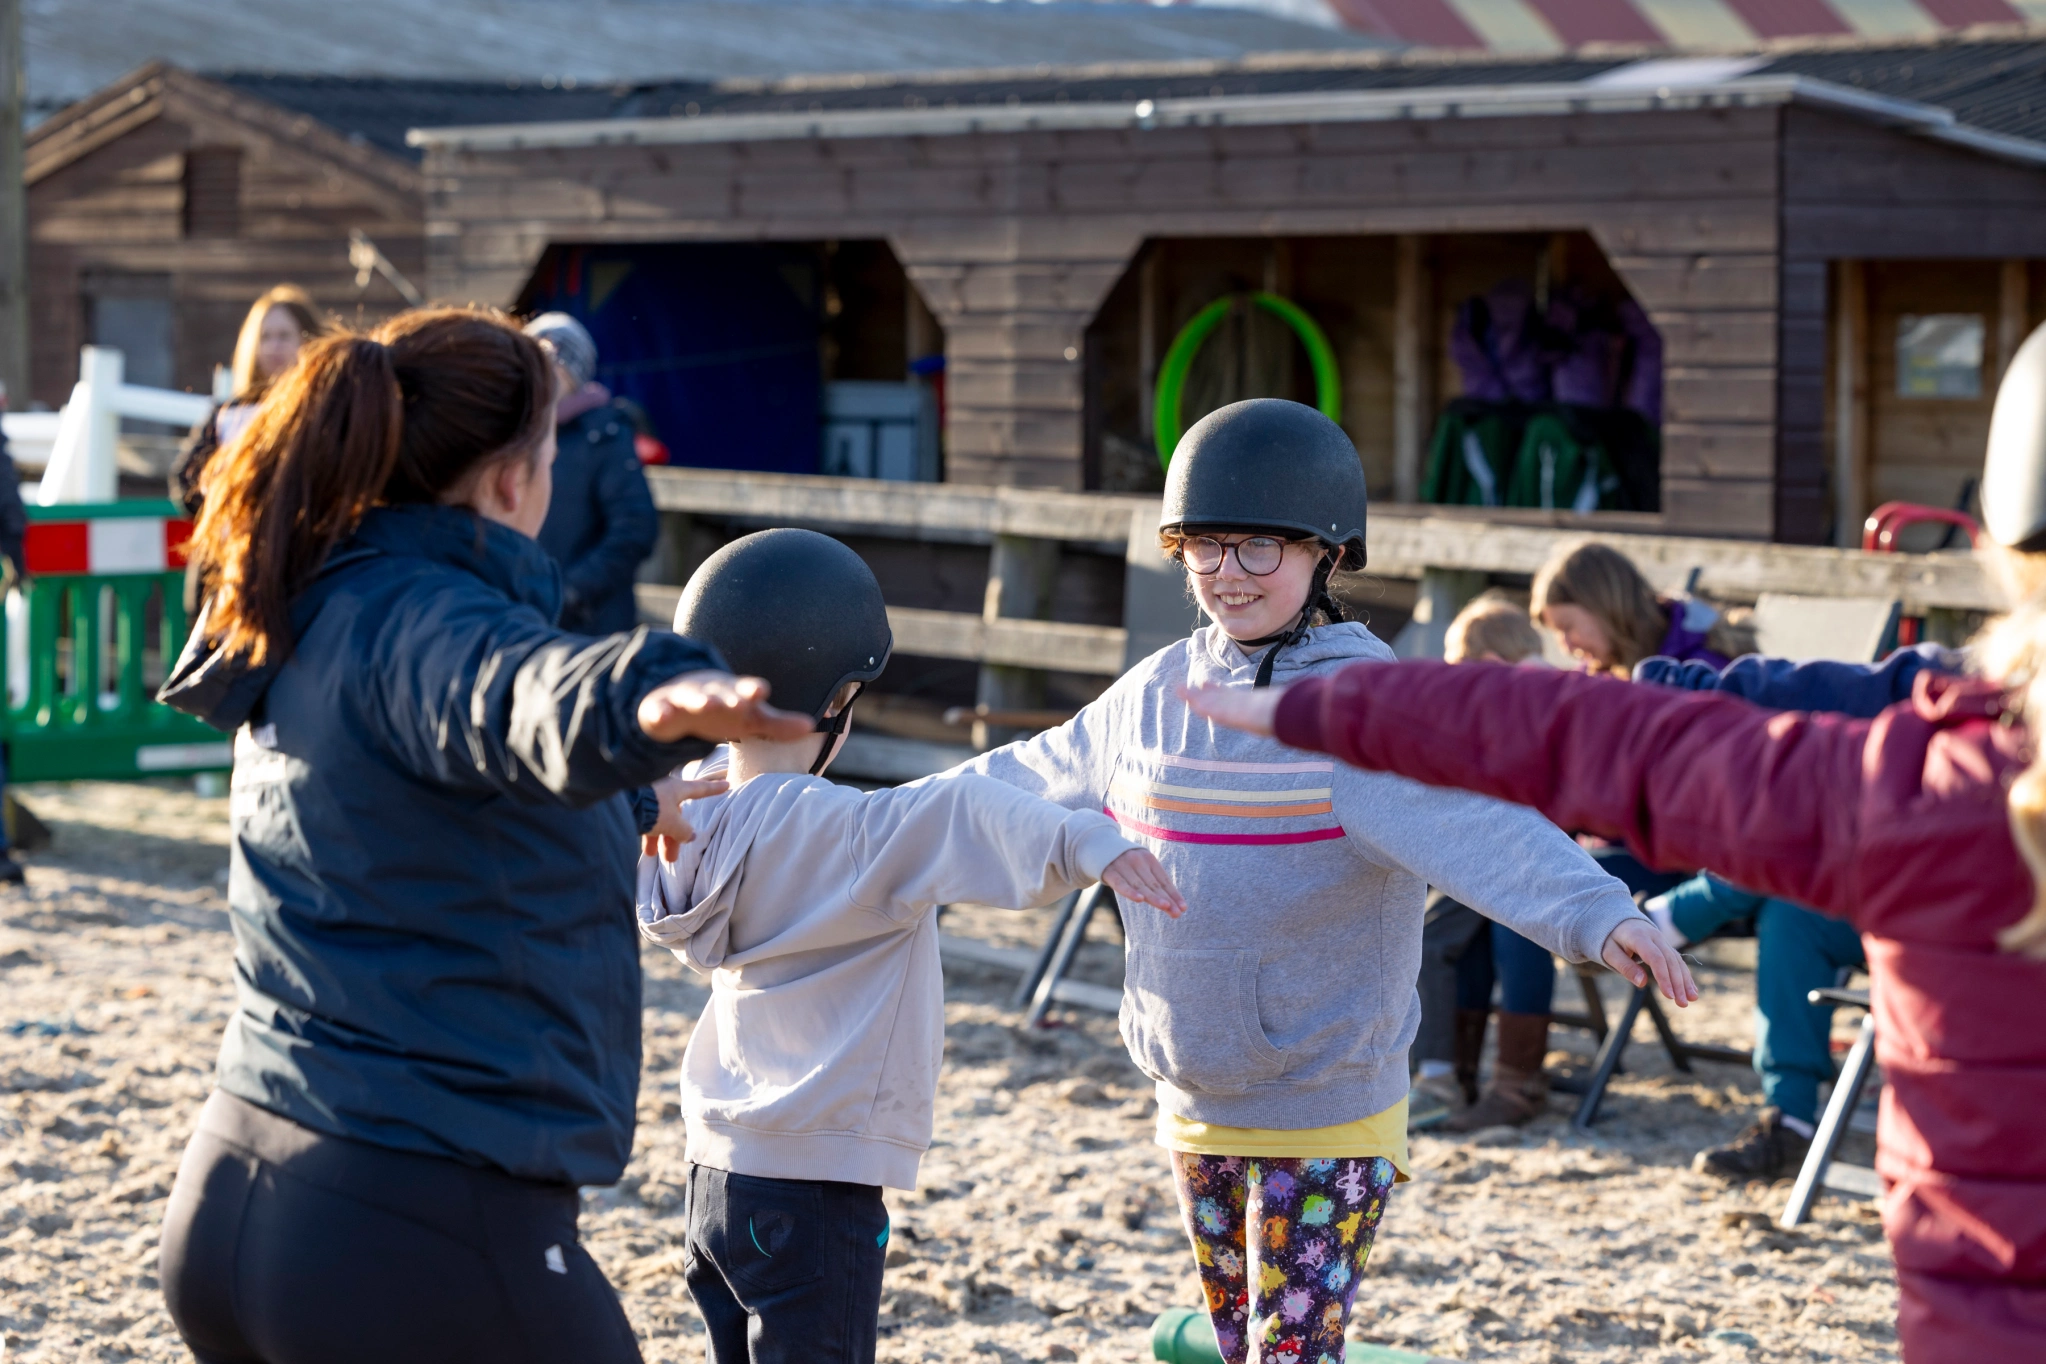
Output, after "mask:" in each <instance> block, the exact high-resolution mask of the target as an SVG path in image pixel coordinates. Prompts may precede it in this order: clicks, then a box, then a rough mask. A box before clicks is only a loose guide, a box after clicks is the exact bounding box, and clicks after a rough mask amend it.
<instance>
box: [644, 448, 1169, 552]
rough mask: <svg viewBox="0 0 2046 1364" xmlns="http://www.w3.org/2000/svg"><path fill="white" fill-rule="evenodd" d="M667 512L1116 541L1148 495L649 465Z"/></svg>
mask: <svg viewBox="0 0 2046 1364" xmlns="http://www.w3.org/2000/svg"><path fill="white" fill-rule="evenodd" d="M647 482H648V483H649V484H650V485H651V486H652V488H653V493H654V505H655V506H657V507H659V508H660V509H661V510H662V511H678V512H696V513H700V514H704V515H710V516H748V517H764V518H769V519H772V520H776V521H780V522H784V523H787V524H790V525H815V524H822V525H832V526H842V527H846V528H849V529H858V530H863V531H876V532H881V533H888V534H894V535H898V536H902V537H905V538H914V537H916V535H917V532H918V531H934V532H938V533H940V534H942V535H944V536H945V538H951V539H960V538H964V539H969V540H976V539H985V538H991V537H993V536H996V535H1027V536H1036V537H1038V538H1041V539H1046V540H1065V541H1078V542H1083V543H1107V544H1113V545H1115V546H1116V547H1117V548H1118V549H1120V547H1121V546H1122V545H1123V544H1125V543H1126V542H1127V541H1128V539H1129V533H1130V513H1131V512H1132V511H1134V510H1135V509H1136V508H1137V507H1138V506H1139V505H1145V504H1148V503H1149V502H1150V501H1151V499H1148V498H1143V497H1125V496H1121V495H1118V494H1112V493H1066V492H1052V491H1040V490H1034V489H1025V488H989V487H976V486H972V485H968V484H957V483H886V482H882V481H880V480H878V479H866V478H823V477H818V476H815V475H805V474H750V473H743V472H738V471H735V470H727V469H681V468H659V467H656V468H650V469H648V470H647Z"/></svg>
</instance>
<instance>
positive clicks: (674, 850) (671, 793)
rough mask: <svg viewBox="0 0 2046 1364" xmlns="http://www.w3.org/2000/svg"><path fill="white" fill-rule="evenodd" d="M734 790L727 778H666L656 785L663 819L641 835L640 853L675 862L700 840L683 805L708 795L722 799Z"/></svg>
mask: <svg viewBox="0 0 2046 1364" xmlns="http://www.w3.org/2000/svg"><path fill="white" fill-rule="evenodd" d="M731 789H732V784H731V783H730V782H728V781H726V780H725V779H724V778H723V777H714V778H712V779H711V780H709V781H690V780H688V779H687V778H685V777H676V776H667V777H662V778H661V779H660V780H659V781H657V782H655V783H654V799H655V800H657V801H659V802H660V806H661V816H660V818H659V819H657V820H655V821H654V827H653V828H651V829H649V830H647V831H646V832H645V833H644V834H641V835H640V838H639V850H640V852H642V853H643V854H645V855H646V856H648V857H655V856H658V857H659V858H660V859H661V860H662V861H663V862H673V861H674V860H675V859H676V858H678V857H680V856H681V855H682V845H683V844H684V843H689V842H692V841H694V840H695V838H696V829H695V828H694V826H692V825H691V824H690V823H689V816H687V815H686V814H684V813H683V812H682V806H683V803H684V802H685V801H692V800H701V799H703V798H704V797H705V796H721V795H723V794H724V793H725V792H727V791H729V790H731Z"/></svg>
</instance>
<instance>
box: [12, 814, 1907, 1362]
mask: <svg viewBox="0 0 2046 1364" xmlns="http://www.w3.org/2000/svg"><path fill="white" fill-rule="evenodd" d="M23 794H24V798H25V799H26V800H28V802H29V803H30V804H31V805H32V806H33V807H34V808H35V809H36V810H37V812H38V813H39V814H41V815H43V817H44V818H45V819H46V820H48V821H49V823H50V824H51V825H52V827H53V828H54V830H55V832H56V844H55V846H54V847H53V848H52V849H51V850H49V851H47V852H44V853H40V854H37V855H35V856H33V857H31V858H29V859H28V860H29V862H30V872H29V878H30V879H29V885H28V888H27V889H26V891H14V892H10V893H0V1165H4V1167H5V1168H8V1169H11V1171H12V1174H13V1180H12V1181H11V1183H10V1184H9V1185H8V1186H7V1187H6V1188H4V1189H0V1343H4V1346H5V1350H4V1353H5V1355H6V1358H7V1359H9V1360H13V1361H27V1360H34V1361H53V1362H54V1361H64V1362H65V1364H71V1361H77V1360H96V1359H110V1360H111V1359H147V1360H178V1359H184V1358H186V1357H187V1356H186V1355H185V1354H184V1352H183V1350H182V1349H181V1348H180V1346H179V1344H178V1341H177V1337H176V1334H175V1332H174V1331H173V1330H172V1329H171V1326H170V1323H169V1321H168V1319H167V1318H166V1317H165V1315H164V1312H163V1307H162V1300H161V1297H160V1294H159V1291H158V1286H157V1283H156V1277H155V1264H156V1260H155V1255H156V1237H157V1225H158V1222H159V1220H160V1218H161V1215H162V1210H163V1198H164V1195H165V1192H166V1190H167V1189H168V1188H169V1185H170V1182H171V1179H172V1176H173V1175H174V1173H175V1170H176V1165H177V1158H178V1153H179V1151H180V1150H181V1149H182V1147H183V1144H184V1140H185V1137H186V1135H187V1133H188V1132H189V1130H190V1127H191V1123H192V1121H193V1118H194V1116H195V1114H196V1111H197V1109H198V1106H199V1104H200V1103H201V1102H202V1101H203V1100H204V1098H205V1095H206V1092H207V1088H208V1084H209V1080H210V1075H211V1071H212V1061H213V1053H214V1049H215V1046H216V1043H217V1039H218V1035H219V1032H220V1029H221V1026H222V1024H223V1021H224V1018H225V1014H226V1010H227V1008H228V1006H229V1002H230V988H229V970H230V960H229V952H230V948H229V944H228V940H227V935H226V916H225V908H224V904H223V901H222V887H223V886H224V884H225V879H226V850H225V843H226V828H225V819H226V808H225V807H226V802H225V801H224V800H219V799H212V800H208V799H201V798H198V797H195V796H193V795H192V794H191V793H190V791H189V788H188V787H181V786H179V785H178V784H174V783H162V784H158V785H149V786H115V785H98V784H89V783H80V784H77V785H75V786H68V787H62V786H50V787H41V788H29V789H27V790H26V791H25V792H24V793H23ZM1044 921H1045V916H1044V914H1043V913H1041V912H1040V913H1036V914H998V913H994V912H991V911H962V912H959V913H956V914H954V915H952V916H950V918H949V920H948V924H947V928H948V930H949V931H951V932H955V933H964V934H971V935H973V936H978V937H982V938H986V939H989V940H993V941H1001V942H1007V943H1011V944H1025V943H1032V942H1034V940H1035V935H1036V934H1037V933H1038V932H1040V931H1042V925H1043V923H1044ZM1097 938H1098V939H1099V940H1098V941H1094V942H1090V943H1089V944H1088V946H1087V948H1086V949H1085V950H1084V952H1083V954H1082V960H1081V974H1082V975H1084V976H1087V977H1090V978H1092V979H1096V980H1100V981H1103V982H1107V983H1114V982H1115V981H1116V979H1117V978H1118V977H1117V970H1116V959H1117V949H1116V947H1115V946H1114V939H1113V936H1112V932H1111V926H1109V925H1100V926H1097ZM646 966H647V990H646V1038H647V1048H646V1076H645V1083H644V1085H643V1087H642V1090H641V1095H640V1111H639V1117H640V1128H639V1138H638V1144H637V1149H636V1151H635V1153H634V1157H633V1161H632V1165H631V1167H630V1168H629V1170H628V1171H627V1173H626V1176H625V1179H624V1180H623V1182H622V1183H620V1184H619V1185H618V1187H617V1188H615V1189H609V1190H592V1191H589V1193H588V1196H587V1200H586V1216H585V1218H584V1223H583V1225H584V1235H585V1238H586V1240H587V1242H588V1244H589V1246H590V1248H591V1250H592V1251H593V1252H594V1253H595V1255H596V1256H597V1258H598V1259H599V1260H600V1261H602V1262H603V1264H604V1266H605V1268H606V1270H607V1271H608V1272H609V1273H610V1275H611V1277H612V1279H613V1281H614V1282H615V1283H617V1284H618V1286H619V1288H620V1290H621V1292H622V1293H623V1295H624V1298H625V1302H626V1306H627V1310H628V1311H629V1312H630V1313H631V1315H632V1319H633V1323H634V1325H635V1326H636V1327H637V1328H638V1330H639V1332H640V1337H641V1340H642V1341H643V1343H644V1348H645V1351H646V1356H647V1358H648V1360H649V1361H656V1362H658V1364H671V1362H673V1364H680V1362H681V1361H688V1362H689V1364H696V1362H697V1361H699V1360H701V1359H702V1357H703V1344H702V1333H701V1328H700V1326H699V1325H698V1323H697V1320H696V1317H695V1314H694V1311H693V1310H692V1308H691V1306H690V1303H689V1298H688V1294H687V1292H686V1290H685V1289H684V1287H683V1285H682V1279H681V1274H680V1249H679V1238H680V1232H681V1219H680V1210H681V1209H680V1188H681V1185H682V1182H683V1181H682V1160H681V1153H682V1142H681V1130H680V1125H679V1123H678V1122H677V1121H676V1120H675V1112H676V1108H675V1103H674V1097H675V1096H674V1093H673V1085H674V1076H675V1073H676V1069H677V1065H678V1063H679V1060H680V1057H681V1051H682V1047H683V1044H684V1043H685V1042H686V1041H687V1039H688V1035H689V1030H690V1027H691V1026H692V1024H693V1021H694V1019H695V1016H696V1013H697V1011H698V1010H699V1009H700V1008H701V1007H702V1003H703V1000H704V997H705V996H704V992H703V990H702V989H701V988H700V987H699V986H698V985H697V984H696V983H695V982H694V981H693V980H692V979H691V978H690V977H689V976H688V975H687V973H686V972H685V971H684V970H683V969H682V967H681V966H680V964H679V963H677V962H675V961H674V960H673V959H672V958H670V957H669V956H668V955H667V954H666V953H664V952H650V953H649V954H648V955H647V957H646ZM1703 980H1704V984H1705V988H1706V990H1707V998H1706V999H1705V1000H1704V1001H1703V1002H1701V1004H1700V1005H1699V1006H1697V1007H1695V1008H1694V1009H1692V1010H1691V1011H1689V1012H1688V1013H1687V1014H1685V1015H1684V1016H1682V1018H1681V1020H1680V1027H1681V1029H1682V1031H1683V1032H1684V1033H1685V1034H1686V1035H1687V1036H1693V1037H1696V1038H1701V1039H1705V1040H1715V1041H1725V1042H1731V1043H1742V1042H1744V1041H1745V1037H1746V1032H1747V1019H1748V1010H1749V1008H1750V1005H1751V1000H1752V989H1751V982H1752V977H1751V976H1750V975H1748V974H1747V973H1746V972H1744V971H1742V970H1740V969H1739V968H1738V965H1737V964H1732V965H1718V966H1712V967H1708V968H1707V969H1706V970H1705V971H1704V972H1703ZM1610 983H1611V984H1617V981H1613V982H1610ZM1012 985H1013V982H1012V980H1010V979H1009V978H1006V977H1003V976H1001V975H1000V974H998V973H992V972H981V971H957V972H953V973H951V975H950V977H949V980H948V998H949V1003H948V1007H947V1017H948V1028H947V1061H948V1072H947V1076H946V1081H945V1087H944V1092H943V1094H942V1095H941V1096H940V1100H939V1116H938V1129H937V1130H938V1142H937V1145H936V1146H935V1147H934V1148H933V1150H932V1151H931V1154H930V1156H929V1158H928V1159H927V1160H926V1161H925V1162H924V1167H923V1179H922V1186H921V1187H920V1188H919V1189H918V1190H917V1191H916V1192H915V1193H913V1194H891V1195H890V1199H889V1201H890V1204H891V1208H892V1211H893V1214H894V1219H895V1224H896V1227H897V1235H896V1239H895V1245H894V1248H893V1249H892V1250H891V1252H890V1255H889V1265H890V1267H889V1271H888V1280H887V1285H886V1292H885V1298H884V1308H883V1317H882V1327H881V1329H882V1332H883V1335H882V1342H881V1358H882V1359H883V1360H884V1361H888V1364H926V1362H930V1364H935V1361H939V1360H950V1359H960V1358H964V1357H966V1356H968V1355H973V1354H981V1355H988V1356H992V1357H994V1358H995V1359H998V1360H1000V1361H1001V1362H1002V1364H1019V1362H1020V1361H1027V1360H1086V1361H1090V1364H1091V1362H1092V1361H1103V1362H1104V1364H1105V1362H1106V1361H1111V1360H1113V1361H1126V1360H1137V1359H1140V1358H1143V1357H1145V1356H1146V1355H1147V1353H1148V1351H1147V1347H1146V1337H1145V1330H1146V1327H1147V1326H1148V1324H1149V1322H1150V1320H1151V1318H1152V1316H1153V1315H1154V1314H1155V1313H1156V1312H1157V1311H1158V1310H1159V1309H1161V1308H1164V1307H1167V1306H1171V1305H1175V1304H1194V1303H1197V1302H1198V1301H1199V1296H1200V1295H1199V1290H1198V1287H1197V1285H1196V1282H1195V1280H1194V1278H1193V1275H1192V1273H1191V1272H1190V1271H1191V1260H1190V1257H1189V1256H1188V1255H1187V1253H1186V1251H1185V1247H1184V1243H1183V1241H1182V1239H1181V1236H1180V1233H1179V1231H1178V1228H1177V1222H1176V1215H1175V1212H1174V1208H1173V1201H1172V1191H1171V1186H1170V1182H1169V1176H1168V1173H1167V1171H1168V1167H1167V1164H1166V1160H1165V1157H1164V1155H1163V1153H1161V1152H1160V1151H1159V1150H1158V1149H1157V1148H1156V1147H1154V1146H1153V1145H1151V1143H1150V1141H1149V1134H1150V1126H1151V1122H1152V1117H1153V1110H1152V1104H1151V1100H1150V1097H1149V1093H1148V1091H1147V1089H1146V1088H1145V1086H1144V1084H1143V1082H1142V1079H1141V1077H1140V1076H1138V1075H1137V1073H1136V1072H1135V1071H1134V1070H1133V1069H1132V1068H1131V1067H1130V1065H1129V1063H1128V1061H1127V1060H1126V1059H1125V1057H1124V1055H1123V1052H1122V1048H1121V1046H1120V1045H1119V1043H1118V1042H1117V1041H1116V1038H1115V1030H1114V1024H1113V1021H1112V1020H1110V1019H1108V1018H1106V1017H1103V1016H1099V1015H1092V1014H1068V1015H1066V1016H1065V1017H1063V1018H1061V1019H1060V1020H1059V1026H1056V1027H1053V1028H1051V1029H1048V1030H1044V1031H1039V1032H1025V1031H1022V1030H1020V1029H1019V1028H1018V1027H1017V1026H1016V1024H1017V1021H1018V1020H1017V1016H1016V1014H1015V1013H1014V1012H1012V1011H1011V1010H1010V1009H1009V1008H1008V1007H1007V1003H1006V998H1007V994H1008V991H1009V989H1010V988H1012ZM1565 985H1566V987H1567V986H1568V982H1565ZM1611 995H1612V997H1616V996H1617V991H1613V992H1611ZM1563 999H1567V1000H1570V1001H1571V1002H1574V999H1575V994H1574V990H1571V991H1568V992H1567V993H1566V994H1563V995H1559V1000H1563ZM1845 1021H1847V1020H1843V1023H1844V1022H1845ZM1640 1031H1641V1034H1642V1036H1643V1037H1646V1036H1648V1029H1647V1028H1646V1027H1645V1026H1644V1027H1643V1028H1642V1029H1641V1030H1640ZM1557 1039H1558V1041H1557V1051H1556V1052H1554V1053H1552V1055H1551V1058H1550V1061H1551V1066H1552V1068H1556V1069H1569V1068H1571V1067H1573V1066H1576V1067H1581V1066H1582V1064H1583V1062H1584V1060H1585V1058H1586V1057H1588V1056H1589V1053H1590V1045H1589V1042H1588V1040H1584V1039H1583V1036H1582V1034H1575V1033H1572V1032H1570V1031H1568V1030H1562V1029H1559V1030H1558V1033H1557ZM1630 1059H1631V1062H1632V1066H1631V1069H1630V1073H1628V1074H1626V1075H1623V1076H1622V1077H1621V1078H1620V1079H1619V1080H1618V1081H1617V1082H1616V1083H1615V1085H1614V1088H1613V1090H1612V1091H1611V1095H1610V1097H1609V1099H1608V1102H1607V1106H1606V1110H1605V1116H1604V1117H1603V1118H1602V1119H1601V1121H1600V1124H1599V1126H1598V1128H1597V1130H1596V1132H1595V1134H1594V1135H1592V1136H1590V1137H1582V1136H1578V1135H1576V1134H1573V1133H1572V1132H1571V1131H1570V1130H1569V1127H1568V1111H1569V1110H1568V1103H1569V1099H1568V1096H1558V1098H1557V1099H1555V1100H1554V1101H1552V1104H1551V1109H1550V1112H1549V1114H1548V1115H1547V1116H1546V1117H1545V1118H1543V1119H1541V1120H1539V1121H1538V1122H1537V1123H1536V1124H1534V1126H1532V1127H1531V1128H1529V1129H1527V1130H1525V1131H1521V1132H1512V1131H1495V1132H1493V1133H1480V1134H1477V1136H1475V1137H1473V1138H1467V1139H1461V1140H1446V1139H1444V1140H1437V1139H1428V1138H1420V1139H1417V1141H1416V1143H1415V1151H1414V1155H1415V1164H1416V1167H1417V1170H1416V1176H1417V1177H1416V1179H1415V1180H1414V1182H1413V1183H1411V1184H1408V1185H1405V1186H1403V1187H1401V1188H1400V1190H1399V1191H1398V1192H1397V1193H1396V1194H1395V1195H1394V1198H1393V1203H1392V1207H1391V1209H1390V1211H1389V1212H1388V1214H1387V1216H1386V1221H1385V1225H1384V1227H1383V1228H1382V1230H1381V1231H1380V1233H1379V1240H1378V1252H1377V1255H1376V1257H1375V1258H1374V1260H1373V1262H1372V1269H1371V1272H1370V1274H1369V1276H1368V1277H1367V1279H1366V1281H1365V1283H1364V1286H1363V1290H1362V1292H1361V1293H1360V1295H1359V1298H1358V1310H1357V1316H1356V1324H1355V1325H1354V1327H1353V1335H1355V1336H1356V1337H1357V1338H1359V1339H1365V1340H1372V1341H1378V1342H1381V1343H1385V1344H1390V1345H1396V1346H1403V1347H1406V1348H1410V1349H1414V1350H1418V1351H1425V1352H1432V1353H1435V1354H1439V1355H1445V1356H1450V1357H1453V1358H1457V1359H1467V1360H1480V1359H1484V1360H1511V1361H1524V1362H1527V1364H1533V1362H1535V1361H1541V1362H1543V1364H1546V1362H1547V1361H1565V1360H1567V1361H1615V1362H1617V1361H1622V1360H1624V1361H1628V1362H1629V1364H1634V1362H1635V1361H1693V1360H1710V1361H1716V1360H1785V1361H1789V1360H1796V1361H1819V1360H1840V1361H1856V1362H1857V1364H1858V1362H1860V1361H1887V1360H1895V1359H1896V1358H1897V1354H1896V1347H1895V1333H1894V1330H1893V1326H1892V1319H1893V1315H1894V1312H1895V1305H1896V1288H1895V1282H1894V1278H1893V1276H1892V1273H1891V1267H1890V1260H1889V1256H1888V1253H1887V1251H1886V1248H1885V1247H1884V1245H1883V1241H1882V1237H1881V1232H1880V1230H1879V1228H1878V1227H1877V1225H1876V1222H1875V1217H1874V1210H1873V1209H1872V1208H1871V1207H1870V1206H1868V1205H1867V1204H1862V1203H1856V1202H1850V1201H1846V1200H1842V1199H1837V1198H1834V1199H1828V1200H1827V1201H1825V1202H1822V1203H1821V1205H1820V1212H1819V1216H1818V1219H1817V1221H1816V1222H1815V1223H1814V1224H1813V1225H1811V1226H1809V1227H1807V1228H1804V1229H1801V1230H1799V1231H1797V1232H1795V1233H1784V1232H1780V1231H1777V1230H1775V1229H1774V1228H1773V1226H1772V1225H1771V1223H1770V1220H1769V1218H1770V1215H1771V1214H1772V1213H1774V1212H1775V1211H1777V1210H1778V1209H1780V1208H1781V1206H1782V1202H1783V1199H1784V1196H1785V1194H1786V1192H1787V1185H1782V1184H1779V1185H1776V1186H1774V1187H1768V1186H1760V1185H1757V1186H1750V1187H1745V1188H1729V1187H1727V1186H1725V1185H1722V1184H1719V1183H1717V1182H1715V1181H1712V1180H1709V1179H1706V1178H1705V1177H1703V1176H1699V1175H1694V1174H1692V1173H1690V1171H1689V1161H1690V1156H1691V1153H1692V1152H1693V1151H1694V1150H1696V1149H1697V1148H1698V1147H1699V1146H1702V1145H1705V1144H1709V1143H1710V1142H1713V1141H1718V1140H1722V1139H1724V1138H1726V1137H1728V1136H1730V1135H1732V1134H1733V1132H1734V1131H1736V1130H1737V1129H1738V1128H1739V1127H1740V1126H1741V1125H1742V1124H1743V1123H1744V1122H1745V1121H1746V1119H1747V1118H1748V1116H1750V1115H1751V1114H1752V1111H1753V1109H1754V1108H1755V1106H1756V1105H1757V1103H1758V1102H1759V1100H1758V1097H1757V1088H1756V1085H1755V1083H1754V1078H1753V1077H1752V1076H1751V1075H1750V1074H1748V1073H1747V1072H1746V1071H1744V1070H1739V1069H1736V1068H1732V1067H1725V1066H1713V1065H1701V1066H1699V1068H1698V1071H1697V1073H1696V1074H1695V1075H1692V1076H1682V1075H1674V1074H1672V1073H1671V1072H1670V1071H1669V1068H1668V1066H1667V1064H1666V1063H1665V1062H1664V1060H1663V1058H1662V1057H1661V1056H1660V1055H1659V1054H1658V1053H1656V1052H1655V1051H1654V1050H1653V1048H1652V1047H1651V1046H1641V1047H1637V1048H1636V1049H1635V1051H1634V1052H1633V1053H1631V1054H1630Z"/></svg>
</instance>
